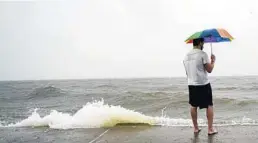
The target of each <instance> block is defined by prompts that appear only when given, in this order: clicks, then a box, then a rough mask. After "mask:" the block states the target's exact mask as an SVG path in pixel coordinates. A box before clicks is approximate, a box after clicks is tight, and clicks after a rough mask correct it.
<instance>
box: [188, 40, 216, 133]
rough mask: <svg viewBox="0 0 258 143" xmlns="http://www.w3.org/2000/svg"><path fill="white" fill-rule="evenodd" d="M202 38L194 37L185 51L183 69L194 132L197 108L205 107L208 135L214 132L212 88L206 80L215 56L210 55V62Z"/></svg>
mask: <svg viewBox="0 0 258 143" xmlns="http://www.w3.org/2000/svg"><path fill="white" fill-rule="evenodd" d="M203 45H204V39H203V38H199V39H194V40H193V49H192V50H191V51H190V52H189V53H187V55H186V56H185V59H184V66H185V71H186V75H187V79H188V90H189V104H190V105H191V117H192V121H193V126H194V133H199V131H200V129H199V127H198V123H197V108H198V107H199V108H200V109H203V108H206V115H207V120H208V135H212V134H216V133H217V131H216V130H215V129H214V128H213V99H212V89H211V85H210V82H209V80H208V75H207V72H208V73H211V72H212V70H213V68H214V64H215V56H214V55H213V54H212V55H211V62H210V60H209V58H208V55H207V53H205V52H204V51H203Z"/></svg>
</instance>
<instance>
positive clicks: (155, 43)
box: [0, 0, 258, 80]
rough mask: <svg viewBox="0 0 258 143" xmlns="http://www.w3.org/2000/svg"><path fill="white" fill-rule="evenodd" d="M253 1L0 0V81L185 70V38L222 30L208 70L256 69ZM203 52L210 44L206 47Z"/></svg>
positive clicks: (257, 47) (172, 73)
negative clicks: (226, 39) (228, 38)
mask: <svg viewBox="0 0 258 143" xmlns="http://www.w3.org/2000/svg"><path fill="white" fill-rule="evenodd" d="M257 7H258V2H257V0H239V1H226V0H216V1H214V0H213V1H209V0H195V1H193V0H83V1H76V0H73V1H62V0H60V1H29V2H11V1H8V2H0V69H1V70H0V80H33V79H36V80H39V79H75V78H76V79H78V78H130V77H174V76H185V71H184V67H183V64H182V60H183V58H184V56H185V54H186V53H187V52H188V51H189V50H190V49H191V48H192V45H190V44H185V43H184V40H185V39H186V38H188V36H190V35H191V34H193V33H194V32H196V31H199V30H203V29H206V28H224V29H226V30H227V31H228V32H229V33H230V34H231V35H232V36H233V37H234V38H235V40H234V41H233V42H231V43H218V44H214V45H213V51H214V54H215V55H216V57H217V61H216V67H215V69H214V72H213V73H212V74H210V75H211V76H230V75H258V67H257V66H258V64H257V62H258V59H257V57H258V45H257V38H258V26H257V25H258V8H257ZM204 51H206V52H207V53H208V54H209V53H210V47H209V44H206V45H205V49H204Z"/></svg>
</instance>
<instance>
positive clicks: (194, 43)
mask: <svg viewBox="0 0 258 143" xmlns="http://www.w3.org/2000/svg"><path fill="white" fill-rule="evenodd" d="M203 41H204V39H203V38H198V39H193V46H198V45H199V44H200V43H201V42H203Z"/></svg>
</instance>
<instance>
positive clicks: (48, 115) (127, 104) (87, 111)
mask: <svg viewBox="0 0 258 143" xmlns="http://www.w3.org/2000/svg"><path fill="white" fill-rule="evenodd" d="M210 81H211V86H212V90H213V102H214V112H215V117H214V124H215V125H216V126H257V125H258V112H257V109H258V96H257V95H258V77H256V76H248V77H212V78H210ZM189 107H190V106H189V104H188V88H187V81H186V79H185V78H149V79H147V78H146V79H96V80H93V79H91V80H49V81H1V82H0V131H1V132H2V133H1V135H0V138H1V139H0V142H48V141H49V142H55V141H56V139H54V137H53V135H55V137H56V136H58V135H60V136H61V137H60V138H65V137H67V135H64V132H66V131H69V133H71V132H72V134H73V136H72V137H71V138H75V137H77V138H78V136H80V135H82V134H84V133H82V132H84V131H87V133H90V132H96V131H99V130H101V131H102V129H106V128H112V127H115V126H117V125H134V126H137V125H138V124H141V125H142V124H145V125H149V126H160V127H173V126H192V122H191V117H190V114H189ZM205 113H206V112H205V109H203V110H199V113H198V117H199V119H198V120H199V124H200V125H201V126H207V122H206V115H205ZM71 130H72V131H71ZM49 131H51V134H48V132H49ZM101 131H100V132H101ZM26 133H27V134H26ZM66 133H67V132H66ZM30 135H33V136H30ZM43 136H44V137H43ZM84 137H85V134H84ZM46 138H47V139H48V140H47V141H46V140H44V139H46ZM87 139H89V140H90V137H89V138H87ZM84 141H86V140H84ZM60 142H64V141H60ZM68 142H70V141H68ZM86 142H87V141H86Z"/></svg>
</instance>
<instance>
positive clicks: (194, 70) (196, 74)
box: [184, 49, 210, 85]
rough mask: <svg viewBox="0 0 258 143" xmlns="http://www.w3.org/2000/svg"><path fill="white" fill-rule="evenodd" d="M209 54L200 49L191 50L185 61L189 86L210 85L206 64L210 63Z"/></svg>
mask: <svg viewBox="0 0 258 143" xmlns="http://www.w3.org/2000/svg"><path fill="white" fill-rule="evenodd" d="M209 62H210V61H209V58H208V55H207V53H205V52H204V51H202V50H200V49H193V50H191V51H190V52H189V53H188V54H187V55H186V56H185V59H184V66H185V70H186V75H187V78H188V85H206V84H208V83H209V80H208V75H207V71H206V69H205V67H204V64H206V63H209Z"/></svg>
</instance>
